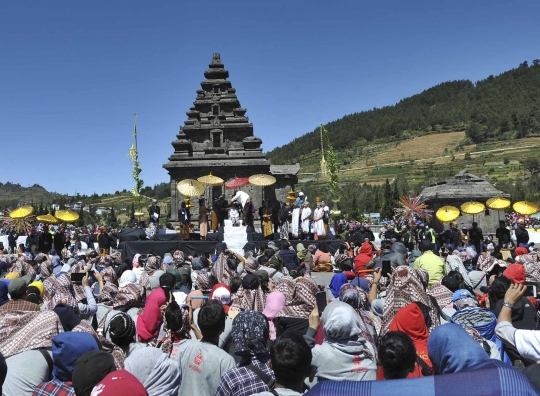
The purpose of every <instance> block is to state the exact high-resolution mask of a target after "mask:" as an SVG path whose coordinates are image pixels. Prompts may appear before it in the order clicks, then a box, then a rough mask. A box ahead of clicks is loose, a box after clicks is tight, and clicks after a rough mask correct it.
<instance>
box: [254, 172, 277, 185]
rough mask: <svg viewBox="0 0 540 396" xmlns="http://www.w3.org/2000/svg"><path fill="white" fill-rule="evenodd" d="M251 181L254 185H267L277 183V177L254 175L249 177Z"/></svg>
mask: <svg viewBox="0 0 540 396" xmlns="http://www.w3.org/2000/svg"><path fill="white" fill-rule="evenodd" d="M249 182H250V183H251V184H253V185H254V186H259V187H266V186H271V185H272V184H275V183H276V178H275V177H274V176H272V175H264V174H260V175H252V176H250V177H249Z"/></svg>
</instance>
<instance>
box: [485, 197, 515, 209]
mask: <svg viewBox="0 0 540 396" xmlns="http://www.w3.org/2000/svg"><path fill="white" fill-rule="evenodd" d="M486 204H487V207H488V208H490V209H496V210H498V209H500V210H502V209H506V208H509V207H510V204H511V202H510V200H509V199H508V198H502V197H494V198H490V199H488V200H487V202H486Z"/></svg>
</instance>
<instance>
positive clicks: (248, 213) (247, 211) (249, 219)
mask: <svg viewBox="0 0 540 396" xmlns="http://www.w3.org/2000/svg"><path fill="white" fill-rule="evenodd" d="M243 213H244V225H246V226H248V227H251V229H252V230H251V232H253V231H254V229H255V224H254V223H253V206H252V205H251V197H250V196H249V195H248V199H247V200H246V203H245V204H244V208H243ZM248 232H249V231H248Z"/></svg>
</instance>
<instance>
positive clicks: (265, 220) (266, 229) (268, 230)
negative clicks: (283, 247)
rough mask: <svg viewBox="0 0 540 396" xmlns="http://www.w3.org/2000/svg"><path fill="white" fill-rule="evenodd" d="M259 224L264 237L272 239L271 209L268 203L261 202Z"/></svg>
mask: <svg viewBox="0 0 540 396" xmlns="http://www.w3.org/2000/svg"><path fill="white" fill-rule="evenodd" d="M261 222H262V231H263V235H264V237H265V238H266V239H272V237H273V235H274V228H273V225H272V208H271V207H270V206H269V205H268V201H263V206H262V215H261Z"/></svg>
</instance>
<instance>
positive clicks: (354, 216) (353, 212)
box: [349, 194, 360, 220]
mask: <svg viewBox="0 0 540 396" xmlns="http://www.w3.org/2000/svg"><path fill="white" fill-rule="evenodd" d="M349 213H350V217H351V218H352V219H354V220H358V219H359V218H360V212H359V211H358V203H357V202H356V194H353V197H352V202H351V210H350V211H349Z"/></svg>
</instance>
